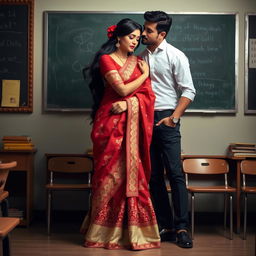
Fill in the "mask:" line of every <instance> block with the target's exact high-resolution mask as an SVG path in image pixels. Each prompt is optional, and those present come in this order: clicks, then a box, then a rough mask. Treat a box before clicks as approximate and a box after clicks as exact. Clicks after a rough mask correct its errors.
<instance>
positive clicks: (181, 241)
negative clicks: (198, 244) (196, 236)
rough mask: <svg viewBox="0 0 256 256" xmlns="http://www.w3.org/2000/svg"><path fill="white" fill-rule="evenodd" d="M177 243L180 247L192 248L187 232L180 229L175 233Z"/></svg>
mask: <svg viewBox="0 0 256 256" xmlns="http://www.w3.org/2000/svg"><path fill="white" fill-rule="evenodd" d="M177 245H178V246H179V247H182V248H192V247H193V242H192V240H191V238H190V237H189V234H188V232H186V231H181V232H179V233H177Z"/></svg>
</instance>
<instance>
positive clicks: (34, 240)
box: [10, 221, 255, 256]
mask: <svg viewBox="0 0 256 256" xmlns="http://www.w3.org/2000/svg"><path fill="white" fill-rule="evenodd" d="M67 223H68V224H67ZM248 231H249V232H248V236H247V240H242V238H241V236H239V235H237V234H234V239H233V240H229V239H228V238H226V237H228V232H227V234H225V233H224V231H223V227H222V226H214V225H211V226H205V225H204V226H198V225H197V226H196V233H195V239H194V248H192V249H182V248H179V247H178V246H177V245H176V244H174V243H168V242H165V243H162V244H161V249H151V250H145V251H128V250H106V249H92V248H85V247H83V246H82V243H83V237H82V236H81V235H80V234H79V224H78V223H70V222H63V221H62V222H59V223H55V224H54V228H53V233H52V235H51V236H50V237H48V236H47V234H46V226H45V224H44V223H33V224H32V225H31V227H30V228H24V227H18V228H16V229H15V230H14V231H13V232H12V234H11V237H10V239H11V246H12V247H11V249H12V255H13V256H43V255H45V256H46V255H47V256H49V255H50V256H57V255H58V256H59V255H61V256H82V255H86V256H108V255H109V256H117V255H122V256H131V255H134V256H142V255H143V256H176V255H177V256H216V255H218V256H255V227H254V228H252V227H251V228H249V230H248Z"/></svg>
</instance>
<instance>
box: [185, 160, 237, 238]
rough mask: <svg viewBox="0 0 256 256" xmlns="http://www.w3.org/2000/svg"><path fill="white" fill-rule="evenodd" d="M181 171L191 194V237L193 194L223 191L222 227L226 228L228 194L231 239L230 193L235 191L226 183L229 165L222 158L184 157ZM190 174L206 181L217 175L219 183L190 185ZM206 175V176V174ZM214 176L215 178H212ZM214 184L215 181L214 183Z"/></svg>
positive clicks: (231, 209)
mask: <svg viewBox="0 0 256 256" xmlns="http://www.w3.org/2000/svg"><path fill="white" fill-rule="evenodd" d="M183 171H184V172H185V177H186V185H187V189H188V191H189V192H190V194H191V225H192V230H191V232H192V238H194V212H195V194H196V193H223V194H224V195H225V200H224V229H226V219H227V197H228V195H229V204H230V239H233V206H232V193H234V192H235V191H236V189H235V188H232V187H230V186H229V185H228V179H227V174H228V172H229V166H228V163H227V161H226V160H224V159H206V158H201V159H200V158H197V159H196V158H194V159H185V160H184V161H183ZM192 175H200V177H201V178H202V177H205V178H206V179H207V182H208V181H210V182H214V181H215V180H216V178H217V177H219V176H221V177H222V179H221V180H222V184H221V185H211V186H206V185H202V184H201V183H202V182H200V185H196V186H194V185H193V186H192V185H190V182H191V181H190V178H192V177H191V176H192ZM203 175H204V176H203ZM206 175H207V176H206ZM213 178H215V179H213ZM214 184H216V183H214Z"/></svg>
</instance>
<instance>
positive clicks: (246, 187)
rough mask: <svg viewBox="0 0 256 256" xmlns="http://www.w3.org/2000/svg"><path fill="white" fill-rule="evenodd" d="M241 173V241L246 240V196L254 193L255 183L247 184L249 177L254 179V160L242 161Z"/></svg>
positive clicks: (255, 170) (255, 161)
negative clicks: (242, 209)
mask: <svg viewBox="0 0 256 256" xmlns="http://www.w3.org/2000/svg"><path fill="white" fill-rule="evenodd" d="M241 173H242V177H243V183H242V187H241V191H242V193H243V195H244V232H243V239H246V227H247V194H255V193H256V183H253V184H252V183H251V182H250V183H249V181H248V178H249V177H250V176H251V175H254V176H255V177H256V160H243V161H241ZM254 180H255V179H254Z"/></svg>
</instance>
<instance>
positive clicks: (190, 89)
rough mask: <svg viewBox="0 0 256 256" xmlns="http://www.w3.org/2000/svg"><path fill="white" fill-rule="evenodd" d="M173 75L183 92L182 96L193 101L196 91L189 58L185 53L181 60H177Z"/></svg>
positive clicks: (180, 57) (181, 55)
mask: <svg viewBox="0 0 256 256" xmlns="http://www.w3.org/2000/svg"><path fill="white" fill-rule="evenodd" d="M173 73H174V76H175V80H176V83H177V87H178V89H179V90H180V91H181V96H182V97H186V98H188V99H190V100H191V101H193V100H194V98H195V95H196V89H195V87H194V84H193V79H192V76H191V72H190V67H189V61H188V58H187V57H186V56H185V55H184V54H183V53H182V54H180V56H179V58H175V60H174V70H173Z"/></svg>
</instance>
